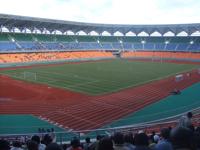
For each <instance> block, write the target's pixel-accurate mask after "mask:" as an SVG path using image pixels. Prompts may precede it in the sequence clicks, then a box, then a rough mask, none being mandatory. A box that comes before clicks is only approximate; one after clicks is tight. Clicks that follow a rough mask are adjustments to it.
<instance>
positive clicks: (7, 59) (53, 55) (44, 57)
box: [0, 51, 113, 63]
mask: <svg viewBox="0 0 200 150" xmlns="http://www.w3.org/2000/svg"><path fill="white" fill-rule="evenodd" d="M101 57H103V58H112V57H113V55H112V53H111V52H99V51H84V52H49V53H14V54H1V55H0V63H16V62H32V61H50V60H70V59H83V58H101Z"/></svg>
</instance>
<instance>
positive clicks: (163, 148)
mask: <svg viewBox="0 0 200 150" xmlns="http://www.w3.org/2000/svg"><path fill="white" fill-rule="evenodd" d="M169 137H170V129H168V128H164V129H162V130H161V139H160V141H159V142H158V144H157V145H156V146H155V149H156V150H173V147H172V144H171V142H170V140H169Z"/></svg>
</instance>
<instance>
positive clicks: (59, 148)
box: [45, 143, 62, 150]
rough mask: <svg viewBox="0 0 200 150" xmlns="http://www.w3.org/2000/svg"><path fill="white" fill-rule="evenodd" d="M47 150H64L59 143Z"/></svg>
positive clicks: (51, 145)
mask: <svg viewBox="0 0 200 150" xmlns="http://www.w3.org/2000/svg"><path fill="white" fill-rule="evenodd" d="M45 150H62V148H61V147H60V146H59V145H58V144H57V143H51V144H49V145H48V146H47V147H46V148H45Z"/></svg>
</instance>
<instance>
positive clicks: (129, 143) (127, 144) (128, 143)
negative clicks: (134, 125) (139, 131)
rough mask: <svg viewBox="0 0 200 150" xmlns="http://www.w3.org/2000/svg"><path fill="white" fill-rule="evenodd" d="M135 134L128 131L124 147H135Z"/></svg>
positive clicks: (130, 149)
mask: <svg viewBox="0 0 200 150" xmlns="http://www.w3.org/2000/svg"><path fill="white" fill-rule="evenodd" d="M133 144H134V139H133V134H132V133H128V134H125V135H124V147H127V148H128V149H129V150H133V149H134V148H135V146H134V145H133Z"/></svg>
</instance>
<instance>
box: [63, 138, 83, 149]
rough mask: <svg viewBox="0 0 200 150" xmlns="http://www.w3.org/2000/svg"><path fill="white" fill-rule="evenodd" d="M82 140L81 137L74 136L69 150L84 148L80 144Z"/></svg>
mask: <svg viewBox="0 0 200 150" xmlns="http://www.w3.org/2000/svg"><path fill="white" fill-rule="evenodd" d="M80 145H81V144H80V141H79V139H77V138H74V139H73V140H72V141H71V147H69V148H68V149H67V150H83V149H82V148H81V146H80Z"/></svg>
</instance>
